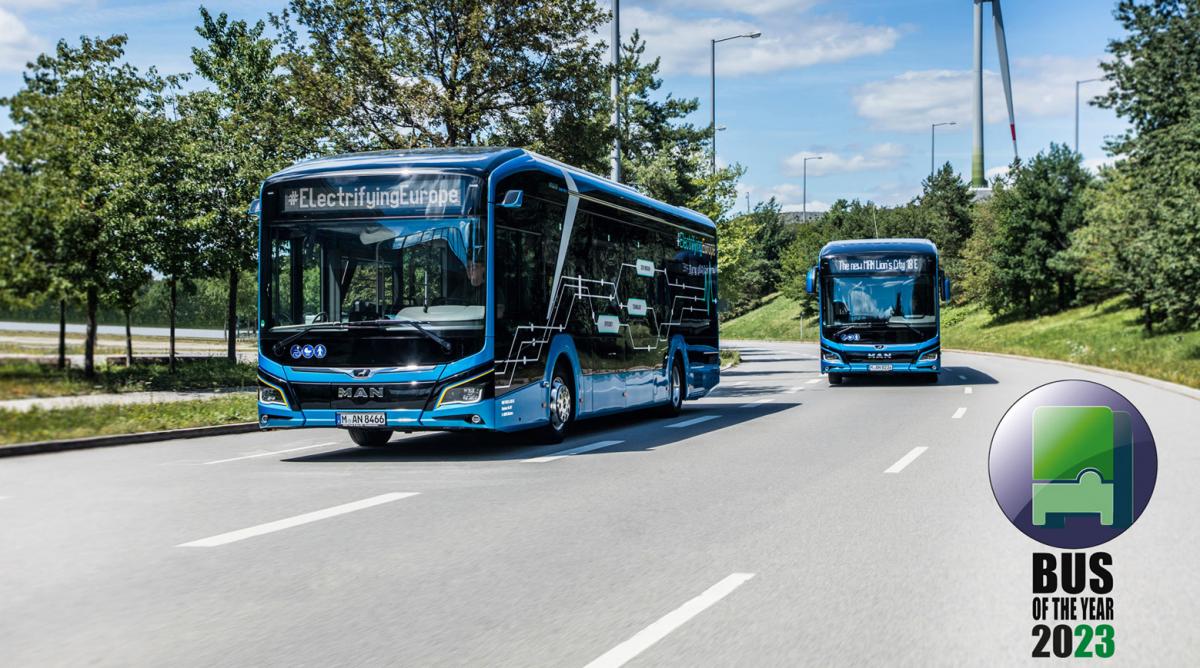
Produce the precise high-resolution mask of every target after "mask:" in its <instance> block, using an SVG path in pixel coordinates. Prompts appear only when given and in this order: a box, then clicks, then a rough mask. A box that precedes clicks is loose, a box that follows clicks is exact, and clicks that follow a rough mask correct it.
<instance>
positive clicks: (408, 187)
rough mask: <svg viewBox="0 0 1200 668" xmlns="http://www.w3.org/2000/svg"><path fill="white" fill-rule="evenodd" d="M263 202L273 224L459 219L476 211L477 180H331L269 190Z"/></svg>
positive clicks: (421, 176)
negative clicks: (278, 220)
mask: <svg viewBox="0 0 1200 668" xmlns="http://www.w3.org/2000/svg"><path fill="white" fill-rule="evenodd" d="M266 196H267V197H266V200H267V202H269V209H270V213H273V214H274V217H276V218H284V219H290V220H295V219H301V220H328V219H332V218H379V217H414V216H415V217H429V216H462V215H470V214H473V213H474V212H475V211H477V210H478V202H479V179H477V178H475V177H473V176H466V175H462V174H439V173H417V174H408V175H402V174H387V175H372V176H334V177H323V178H317V179H302V180H296V181H286V182H284V183H279V184H274V185H272V186H270V187H269V188H268V191H267V193H266Z"/></svg>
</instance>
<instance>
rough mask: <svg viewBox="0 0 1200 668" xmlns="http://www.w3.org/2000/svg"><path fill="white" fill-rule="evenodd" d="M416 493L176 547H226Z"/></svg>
mask: <svg viewBox="0 0 1200 668" xmlns="http://www.w3.org/2000/svg"><path fill="white" fill-rule="evenodd" d="M418 493H419V492H392V493H390V494H380V495H379V496H372V497H371V498H369V499H363V500H362V501H354V502H352V503H343V504H342V505H340V506H334V507H332V508H326V509H324V510H316V511H313V512H311V513H304V514H303V515H296V516H295V517H289V518H287V519H282V520H276V521H274V522H267V523H266V524H259V525H258V526H252V527H249V528H247V529H238V530H237V531H230V532H229V533H223V534H219V535H216V536H210V537H208V538H201V539H200V540H194V541H192V542H190V543H182V544H180V545H177V546H176V547H217V546H220V545H228V544H229V543H235V542H237V541H239V540H245V539H247V538H254V537H255V536H261V535H263V534H268V533H273V532H275V531H282V530H284V529H290V528H292V527H296V526H300V525H301V524H308V523H310V522H316V521H318V520H324V519H328V518H330V517H336V516H338V515H345V514H346V513H352V512H354V511H356V510H363V509H364V508H371V507H373V506H378V505H381V504H384V503H389V502H391V501H399V500H400V499H407V498H408V497H410V496H416V495H417V494H418Z"/></svg>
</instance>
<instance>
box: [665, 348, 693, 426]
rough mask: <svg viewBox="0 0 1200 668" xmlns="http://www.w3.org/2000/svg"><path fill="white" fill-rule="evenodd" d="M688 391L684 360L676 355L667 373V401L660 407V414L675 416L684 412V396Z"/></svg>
mask: <svg viewBox="0 0 1200 668" xmlns="http://www.w3.org/2000/svg"><path fill="white" fill-rule="evenodd" d="M686 391H687V381H686V376H685V375H684V371H683V362H682V361H681V360H680V359H679V358H678V357H676V358H675V359H674V360H673V361H672V362H671V370H670V371H669V372H668V373H667V403H665V404H663V405H662V406H660V407H659V409H658V410H659V415H661V416H663V417H675V416H676V415H679V414H680V413H682V412H683V398H684V396H683V395H684V394H685V393H686Z"/></svg>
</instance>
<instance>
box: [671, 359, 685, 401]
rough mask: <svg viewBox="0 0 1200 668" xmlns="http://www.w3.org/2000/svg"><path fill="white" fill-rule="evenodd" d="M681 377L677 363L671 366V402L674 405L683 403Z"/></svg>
mask: <svg viewBox="0 0 1200 668" xmlns="http://www.w3.org/2000/svg"><path fill="white" fill-rule="evenodd" d="M682 386H683V379H682V378H680V377H679V365H672V366H671V403H672V404H673V405H675V406H678V405H680V404H681V403H683V387H682Z"/></svg>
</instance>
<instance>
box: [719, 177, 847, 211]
mask: <svg viewBox="0 0 1200 668" xmlns="http://www.w3.org/2000/svg"><path fill="white" fill-rule="evenodd" d="M808 190H809V195H812V194H813V193H814V192H815V189H814V187H813V185H812V184H811V183H810V184H809V189H808ZM747 193H749V195H750V200H751V201H753V202H755V203H758V202H766V201H767V200H769V199H771V198H772V197H774V198H775V201H776V202H778V203H779V206H780V207H782V209H783V210H784V211H803V210H804V188H803V187H802V186H801V185H800V184H799V183H779V184H776V185H773V186H753V185H748V184H747V185H743V186H741V187H740V188H739V193H738V197H739V199H738V203H739V205H740V206H739V207H735V208H736V209H738V210H739V211H740V210H741V207H744V206H745V203H746V194H747ZM828 209H829V202H826V201H824V200H820V199H816V200H814V199H810V200H808V210H809V211H827V210H828Z"/></svg>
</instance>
